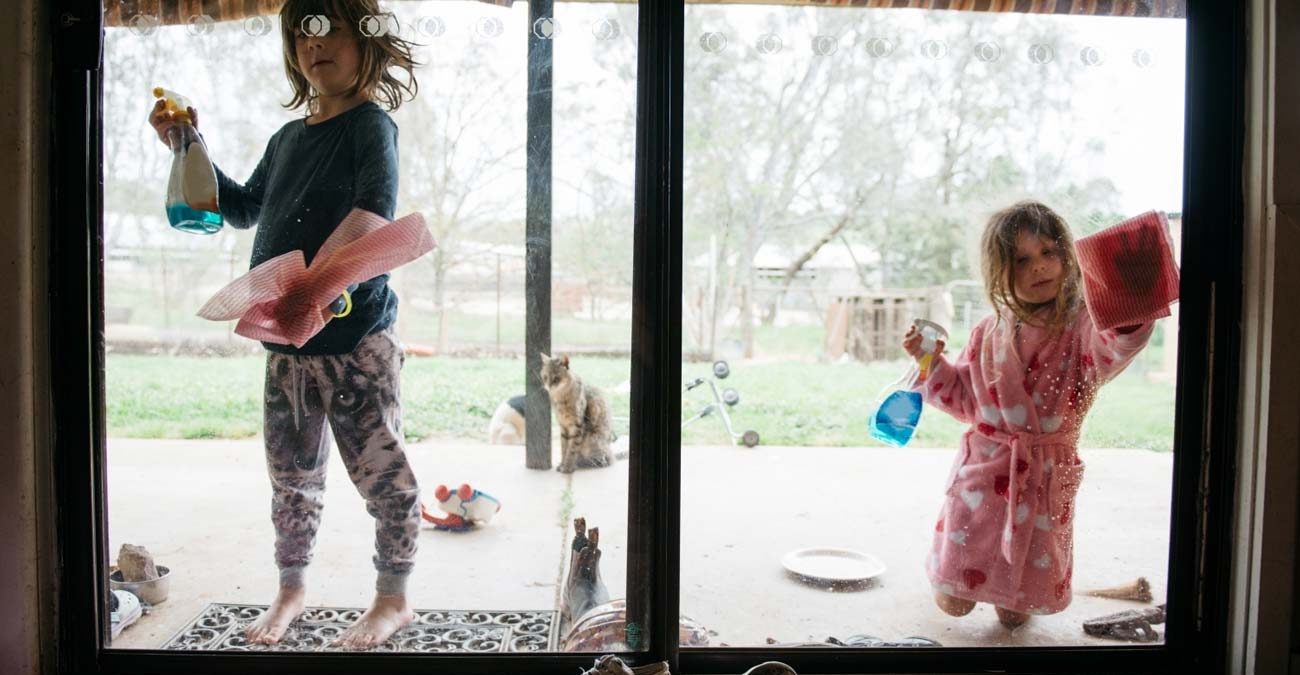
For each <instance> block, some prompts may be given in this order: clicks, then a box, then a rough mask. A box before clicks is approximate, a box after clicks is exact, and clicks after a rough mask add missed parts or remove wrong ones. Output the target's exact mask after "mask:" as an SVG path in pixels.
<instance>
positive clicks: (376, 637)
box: [334, 593, 415, 649]
mask: <svg viewBox="0 0 1300 675" xmlns="http://www.w3.org/2000/svg"><path fill="white" fill-rule="evenodd" d="M414 620H415V612H413V611H411V606H410V605H408V604H407V603H406V594H404V593H403V594H398V595H385V594H383V593H379V594H376V595H375V601H374V602H373V603H371V605H370V609H367V610H366V613H365V614H362V615H361V618H360V619H357V622H356V623H354V624H352V625H351V626H348V628H347V630H345V631H343V633H342V634H341V635H339V636H338V638H336V639H335V640H334V646H335V647H342V648H343V649H370V648H371V647H374V646H375V645H377V644H380V643H382V642H383V641H384V640H387V639H388V638H389V637H391V636H392V634H393V633H396V632H397V631H398V630H401V629H402V628H404V627H405V626H406V625H407V624H409V623H411V622H412V621H414Z"/></svg>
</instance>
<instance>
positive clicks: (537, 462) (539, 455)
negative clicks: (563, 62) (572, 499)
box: [524, 0, 554, 469]
mask: <svg viewBox="0 0 1300 675" xmlns="http://www.w3.org/2000/svg"><path fill="white" fill-rule="evenodd" d="M552 10H553V2H552V0H531V1H530V2H529V3H528V24H529V26H528V132H527V134H528V138H527V148H528V150H527V153H528V185H527V208H526V212H527V215H526V218H527V221H526V231H527V241H526V242H525V246H524V269H525V285H524V296H525V300H526V311H525V317H524V322H525V324H524V333H525V337H524V364H525V366H524V367H525V368H526V369H527V373H526V374H525V378H524V383H525V387H524V388H525V394H526V398H525V402H524V409H525V410H526V411H527V415H525V418H526V422H525V429H526V434H527V449H526V456H525V465H526V466H527V467H528V468H530V469H549V468H551V404H550V399H549V398H547V396H546V390H544V389H542V379H541V375H540V374H539V372H538V371H539V370H540V369H541V367H542V359H541V353H542V352H550V351H551V74H552V66H553V65H554V50H553V48H552V41H551V35H552V33H550V32H546V31H543V30H539V24H538V22H539V21H542V20H543V19H546V20H552V19H553V11H552Z"/></svg>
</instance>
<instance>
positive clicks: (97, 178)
mask: <svg viewBox="0 0 1300 675" xmlns="http://www.w3.org/2000/svg"><path fill="white" fill-rule="evenodd" d="M639 5H640V6H639V26H638V33H639V46H640V50H639V53H638V55H637V63H638V81H637V129H636V139H637V141H636V164H635V166H636V183H635V195H636V197H635V213H634V223H635V225H634V227H635V235H634V252H633V260H634V270H633V301H634V302H633V304H634V310H633V318H632V322H633V329H632V353H633V359H632V391H633V393H632V412H633V414H632V420H631V433H630V436H631V439H632V446H633V448H632V449H633V452H632V459H631V460H630V461H631V464H630V466H629V491H630V492H629V500H628V503H629V505H630V508H629V513H628V525H629V529H628V531H629V541H628V550H629V564H628V572H629V574H628V579H629V584H628V589H627V593H628V602H629V613H630V615H632V616H646V617H648V622H649V625H648V628H649V630H648V631H647V632H648V637H649V641H648V649H647V651H644V652H637V653H635V654H629V655H626V656H627V657H628V658H629V659H630V660H633V661H635V662H637V663H645V662H650V661H658V660H667V661H669V662H670V664H671V666H672V671H673V672H675V673H681V672H688V673H726V672H730V673H736V672H742V671H743V670H745V669H746V668H748V667H750V666H752V665H753V664H755V663H757V662H760V661H763V660H769V659H777V660H782V661H785V662H787V663H789V664H791V665H792V666H794V667H795V668H796V669H798V670H799V671H800V672H819V673H827V674H832V673H868V672H951V670H952V668H953V666H954V664H961V665H960V667H961V668H963V669H965V670H968V671H972V672H974V671H988V670H997V671H999V672H1025V673H1029V672H1035V673H1043V672H1053V673H1086V672H1106V673H1121V672H1147V673H1150V672H1169V673H1174V672H1217V671H1220V670H1222V669H1223V668H1224V667H1225V661H1226V654H1227V647H1228V645H1227V643H1228V637H1229V632H1228V627H1229V621H1228V614H1229V609H1230V606H1229V599H1230V598H1229V594H1230V583H1229V572H1230V569H1229V564H1230V561H1231V552H1232V544H1233V539H1232V514H1233V507H1234V500H1233V495H1234V492H1233V489H1234V479H1235V474H1236V466H1235V457H1236V443H1237V439H1236V435H1235V427H1236V421H1237V415H1238V410H1237V408H1238V402H1237V389H1238V386H1239V378H1240V365H1239V362H1238V357H1239V354H1240V345H1239V341H1240V336H1239V334H1238V332H1237V325H1238V323H1239V320H1240V317H1241V308H1242V301H1241V289H1242V278H1243V277H1242V275H1243V271H1242V264H1241V260H1242V258H1241V251H1242V239H1243V231H1244V229H1243V228H1244V206H1243V204H1244V197H1243V187H1242V158H1243V151H1244V139H1245V131H1244V130H1245V123H1244V119H1245V113H1246V110H1245V93H1246V82H1247V80H1246V69H1245V55H1246V47H1245V41H1246V24H1245V19H1246V7H1245V4H1244V3H1223V2H1216V1H1215V0H1188V1H1187V5H1188V7H1187V19H1186V21H1187V39H1188V41H1187V67H1186V73H1187V98H1186V108H1185V123H1186V126H1185V136H1184V150H1185V154H1184V184H1183V190H1184V209H1183V213H1184V214H1185V221H1184V229H1183V240H1184V241H1183V249H1182V250H1183V261H1184V262H1183V274H1182V299H1181V307H1180V317H1179V322H1180V330H1179V358H1178V367H1177V368H1178V370H1177V372H1178V380H1177V382H1178V392H1177V404H1176V412H1175V446H1174V447H1175V449H1176V450H1175V452H1176V454H1175V457H1174V486H1173V497H1172V504H1171V509H1172V510H1171V539H1170V553H1169V561H1170V563H1169V600H1170V602H1169V623H1168V630H1167V636H1166V641H1165V643H1164V644H1161V645H1156V646H1133V647H1129V646H1116V647H1086V648H1073V647H1053V648H1011V649H1007V648H978V649H949V648H945V649H942V650H925V649H888V650H885V649H848V648H836V649H824V650H808V649H804V650H776V649H766V648H734V649H733V648H728V649H718V648H710V649H687V650H679V649H678V647H677V645H676V644H675V638H676V635H677V628H676V619H677V614H678V602H679V597H678V590H679V589H678V582H679V565H680V559H679V551H680V547H679V540H678V535H679V533H680V523H681V514H680V495H679V491H678V486H679V485H680V476H681V465H680V438H681V434H680V427H679V420H680V413H681V401H680V381H681V291H682V232H683V227H682V191H683V175H682V166H683V161H682V160H683V140H682V139H683V135H682V121H683V105H684V104H689V102H688V101H683V96H682V92H683V86H682V85H683V57H684V54H685V26H684V15H685V12H684V9H685V8H684V2H683V0H654V1H649V0H643V1H642V2H640V3H639ZM51 9H52V10H53V11H51V12H50V13H49V14H47V15H46V16H47V17H48V19H49V21H50V23H49V26H48V31H49V33H48V34H49V36H50V38H51V44H52V46H53V50H52V53H53V54H54V59H53V64H52V66H53V67H52V69H51V71H49V74H50V76H51V80H50V92H51V98H50V108H49V115H50V120H51V132H50V133H51V135H50V144H51V150H50V157H49V159H50V168H49V171H50V173H49V213H50V216H49V222H48V224H47V226H46V233H47V235H48V238H47V239H46V240H45V241H44V243H45V245H47V246H48V247H49V249H48V250H49V268H48V281H49V294H48V298H47V299H48V305H47V311H48V316H47V318H48V320H49V322H50V324H49V325H50V333H49V346H50V354H51V358H50V373H51V389H52V390H51V392H50V402H51V405H52V411H53V414H52V428H51V429H50V437H51V438H52V439H53V442H52V444H51V446H52V449H51V453H52V461H51V466H52V475H50V476H47V477H46V479H48V480H49V481H50V482H51V484H52V485H53V492H54V500H53V501H54V513H53V514H51V517H52V518H51V519H52V521H53V528H54V542H55V543H54V546H55V554H56V559H55V560H54V561H51V564H52V565H54V566H55V568H56V570H57V571H56V575H57V578H58V589H57V595H56V598H55V607H56V611H57V615H58V619H57V635H56V636H55V639H56V644H57V649H56V650H55V652H54V654H55V655H56V659H55V660H56V663H57V671H58V672H59V673H96V674H99V673H103V674H109V673H128V672H129V673H142V674H143V673H160V674H163V673H167V674H170V673H176V672H192V673H203V672H212V673H233V672H240V671H244V670H248V669H250V668H254V669H269V668H275V669H276V672H284V673H344V672H357V671H358V670H365V671H370V672H385V673H389V672H391V673H407V672H411V673H415V672H419V673H428V672H456V673H469V674H474V673H500V672H510V673H520V674H529V673H537V674H539V675H552V674H554V675H558V674H560V673H565V674H566V675H571V674H572V673H573V672H575V671H577V670H578V669H580V668H584V667H589V666H590V664H591V657H590V656H589V655H569V654H554V653H547V654H509V655H491V656H484V655H439V656H429V655H402V654H388V655H374V654H231V653H216V654H212V653H203V654H194V653H180V652H166V651H161V650H120V649H119V650H113V649H108V648H105V647H103V646H102V645H103V643H104V638H105V637H106V636H107V633H108V626H107V625H106V622H105V618H106V616H107V610H106V608H105V607H103V603H102V601H101V600H100V599H101V598H102V597H103V594H104V593H105V592H106V591H107V588H106V584H107V579H106V577H107V575H106V571H107V565H108V551H107V531H108V530H107V526H108V518H107V507H106V504H105V502H104V499H103V496H104V493H105V487H106V484H105V475H104V471H105V466H106V461H105V444H104V442H105V437H106V436H105V426H104V415H103V411H104V338H103V319H104V316H103V312H104V298H103V288H104V274H103V270H104V267H103V266H104V247H103V244H104V242H103V229H102V228H103V222H102V216H103V212H102V207H103V163H102V154H103V139H102V133H103V131H102V130H103V125H102V117H101V108H100V106H101V102H102V96H103V88H102V81H101V75H102V68H101V67H102V58H103V18H102V8H101V6H100V2H99V1H98V0H58V1H57V3H56V4H55V5H54V6H53V7H52V8H51ZM1224 92H1230V93H1231V95H1225V94H1224ZM1202 354H1206V355H1207V358H1201V355H1202ZM1175 562H1178V563H1180V564H1175ZM664 637H671V638H673V639H671V640H665V639H664Z"/></svg>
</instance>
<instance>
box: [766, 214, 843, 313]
mask: <svg viewBox="0 0 1300 675" xmlns="http://www.w3.org/2000/svg"><path fill="white" fill-rule="evenodd" d="M852 220H853V212H852V211H850V212H849V213H846V214H844V215H843V216H842V217H841V218H840V219H839V220H838V221H836V222H835V224H834V225H832V226H831V228H830V229H829V230H827V231H826V232H825V233H824V234H822V236H820V237H818V238H817V241H815V242H813V245H812V246H809V247H808V250H806V251H804V252H803V253H802V254H801V255H800V256H799V257H798V258H795V259H794V262H792V263H790V266H789V267H786V268H785V274H783V275H782V277H781V289H780V290H779V291H777V292H776V296H775V297H773V298H772V302H770V303H768V306H767V314H766V315H765V316H764V317H763V325H765V326H770V325H772V323H773V322H775V321H776V313H777V311H778V310H779V309H780V308H781V301H782V300H784V299H785V294H786V293H787V292H789V290H790V285H791V284H793V283H794V278H795V277H796V276H797V275H798V274H799V270H801V269H803V266H804V265H807V264H808V261H809V260H812V258H813V256H815V255H817V252H818V251H820V250H821V249H822V247H823V246H825V245H826V244H829V243H830V242H831V240H832V239H834V238H835V237H837V236H839V234H840V233H841V232H843V231H844V228H846V227H848V225H849V223H850V222H851V221H852Z"/></svg>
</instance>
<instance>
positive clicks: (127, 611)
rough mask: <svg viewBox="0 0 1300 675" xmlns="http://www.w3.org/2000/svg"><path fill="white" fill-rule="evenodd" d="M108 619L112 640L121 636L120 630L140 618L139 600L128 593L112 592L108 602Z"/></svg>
mask: <svg viewBox="0 0 1300 675" xmlns="http://www.w3.org/2000/svg"><path fill="white" fill-rule="evenodd" d="M108 609H109V613H108V617H109V621H111V622H112V628H111V633H112V635H113V639H117V636H118V635H121V634H122V630H123V629H125V628H126V627H127V626H130V625H131V624H133V623H135V622H136V620H137V619H139V618H140V598H137V597H135V594H134V593H131V592H130V591H113V592H112V593H111V594H110V595H109V600H108Z"/></svg>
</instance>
